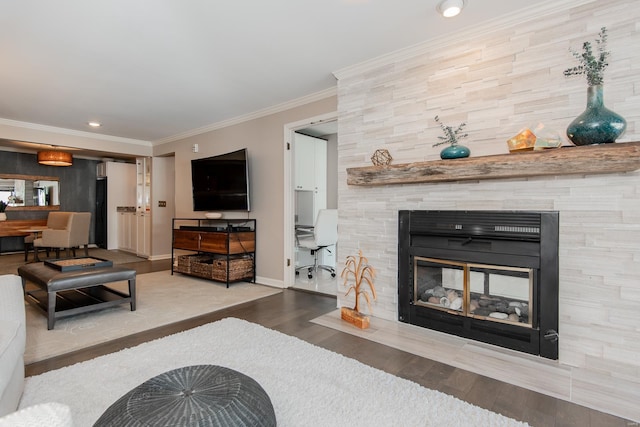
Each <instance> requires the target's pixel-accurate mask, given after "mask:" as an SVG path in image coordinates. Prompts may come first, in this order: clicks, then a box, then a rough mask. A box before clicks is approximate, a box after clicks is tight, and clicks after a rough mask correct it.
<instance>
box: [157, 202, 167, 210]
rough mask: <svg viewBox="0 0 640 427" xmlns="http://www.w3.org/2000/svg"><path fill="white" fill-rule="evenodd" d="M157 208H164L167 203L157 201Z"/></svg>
mask: <svg viewBox="0 0 640 427" xmlns="http://www.w3.org/2000/svg"><path fill="white" fill-rule="evenodd" d="M158 207H159V208H166V207H167V202H166V201H164V200H158Z"/></svg>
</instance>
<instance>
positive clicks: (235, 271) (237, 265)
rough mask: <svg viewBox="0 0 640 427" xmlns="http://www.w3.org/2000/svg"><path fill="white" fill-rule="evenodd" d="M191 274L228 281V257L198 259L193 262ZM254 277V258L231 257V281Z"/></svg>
mask: <svg viewBox="0 0 640 427" xmlns="http://www.w3.org/2000/svg"><path fill="white" fill-rule="evenodd" d="M191 274H193V275H194V276H198V277H204V278H206V279H213V280H217V281H219V282H226V281H227V259H226V258H215V259H211V258H209V259H206V260H198V261H197V262H193V263H192V264H191ZM241 279H253V258H251V257H242V258H231V259H229V279H228V280H229V281H230V282H231V281H235V280H241Z"/></svg>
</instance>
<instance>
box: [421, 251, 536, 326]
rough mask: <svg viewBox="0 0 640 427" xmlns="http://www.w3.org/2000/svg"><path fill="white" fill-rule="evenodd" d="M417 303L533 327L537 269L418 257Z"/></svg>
mask: <svg viewBox="0 0 640 427" xmlns="http://www.w3.org/2000/svg"><path fill="white" fill-rule="evenodd" d="M413 271H414V275H413V277H414V303H415V304H416V305H420V306H423V307H429V308H433V309H436V310H443V311H446V312H448V313H451V314H457V315H460V316H468V317H473V318H477V319H483V320H489V321H495V322H502V323H510V324H517V325H518V326H523V327H532V326H533V325H534V324H535V322H534V319H533V315H532V313H533V303H534V300H533V283H534V270H533V269H531V268H516V267H508V266H497V265H486V264H475V263H463V262H456V261H449V260H441V259H434V258H424V257H417V256H416V257H414V258H413Z"/></svg>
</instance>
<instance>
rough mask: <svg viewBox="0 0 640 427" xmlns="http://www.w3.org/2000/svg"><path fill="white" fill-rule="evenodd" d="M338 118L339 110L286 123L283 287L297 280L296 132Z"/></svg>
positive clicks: (289, 285)
mask: <svg viewBox="0 0 640 427" xmlns="http://www.w3.org/2000/svg"><path fill="white" fill-rule="evenodd" d="M336 120H338V112H337V111H333V112H331V113H326V114H321V115H319V116H314V117H310V118H308V119H304V120H299V121H297V122H293V123H287V124H285V125H284V147H285V149H284V189H283V194H284V209H283V212H284V215H283V221H284V240H283V243H284V244H283V246H284V248H283V249H284V258H283V259H284V279H283V287H284V288H289V287H291V286H293V285H294V284H295V280H296V259H295V241H296V240H295V239H296V236H295V233H294V227H295V204H294V200H295V188H294V186H295V182H294V167H295V165H294V162H295V156H294V150H295V144H294V141H295V135H294V134H295V132H296V131H297V130H300V129H304V128H308V127H309V126H313V125H317V124H320V123H324V122H332V121H336Z"/></svg>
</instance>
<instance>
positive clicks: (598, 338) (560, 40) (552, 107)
mask: <svg viewBox="0 0 640 427" xmlns="http://www.w3.org/2000/svg"><path fill="white" fill-rule="evenodd" d="M547 5H548V3H547ZM546 7H547V8H548V6H546ZM637 22H640V3H638V2H636V1H631V0H611V1H607V2H602V1H591V2H587V1H567V0H565V1H558V2H555V4H554V6H553V8H552V10H550V9H545V10H543V9H540V11H539V12H538V13H531V11H529V13H528V14H527V15H523V16H521V17H518V18H512V19H510V20H509V21H508V22H507V21H505V22H494V23H492V25H491V27H486V26H485V27H478V28H475V29H469V30H468V31H466V32H465V33H464V34H458V35H457V36H455V35H454V36H448V37H447V38H446V39H441V40H436V41H431V42H429V43H426V44H425V45H424V46H419V47H417V48H416V49H415V50H414V51H413V54H411V52H407V51H404V52H402V53H401V54H400V53H399V54H397V55H395V56H390V57H389V58H388V60H386V61H385V60H382V59H378V60H377V61H376V62H372V63H370V64H362V65H361V66H357V67H352V68H350V69H347V70H342V71H340V72H338V73H336V75H337V77H338V79H339V81H338V114H339V116H338V117H339V120H338V123H339V126H338V134H339V146H338V149H339V167H338V173H339V179H338V183H339V200H338V207H339V236H340V237H339V239H340V245H339V249H338V260H339V263H341V264H342V265H344V264H343V260H344V258H345V257H346V256H347V255H350V254H356V253H357V250H358V249H362V251H363V253H364V255H365V256H367V257H368V258H369V261H370V263H371V264H372V265H373V266H374V267H375V268H376V269H377V272H378V276H377V279H376V290H377V291H378V301H377V302H376V303H375V304H374V307H373V315H374V316H379V317H382V318H386V319H390V320H396V319H397V244H398V239H397V228H398V225H397V211H398V210H399V209H468V210H473V209H497V210H511V209H515V210H517V209H525V210H526V209H531V210H557V211H560V363H561V364H564V365H568V366H576V367H579V368H580V370H577V371H574V372H579V373H580V374H578V375H576V376H575V377H574V378H573V381H574V383H575V382H583V383H584V384H586V385H585V388H587V389H589V390H590V393H588V394H587V395H584V396H581V397H580V399H582V400H580V403H581V404H586V405H592V407H600V408H602V407H603V406H604V407H606V406H607V404H608V403H611V402H613V401H614V400H615V401H616V404H617V406H618V407H620V406H622V407H623V408H625V410H628V411H629V412H628V413H627V414H626V415H627V416H628V417H629V418H630V417H631V415H635V416H636V418H638V413H637V402H638V401H640V357H638V355H639V354H640V329H638V325H640V310H638V307H639V306H640V304H639V303H640V263H639V262H638V259H639V258H640V172H633V173H626V174H609V175H591V176H568V177H567V176H563V177H545V178H531V179H512V180H491V181H483V180H480V181H472V182H459V183H445V184H413V185H390V186H380V187H359V186H348V185H347V184H346V168H349V167H359V166H368V165H370V164H371V162H370V157H371V155H372V153H373V152H374V151H375V150H376V149H378V148H386V149H388V150H389V151H390V153H391V155H392V156H393V158H394V163H408V162H413V161H424V160H435V159H439V151H440V150H441V149H442V147H436V148H434V147H432V145H433V144H434V143H435V142H437V141H438V139H437V137H438V136H439V135H441V133H440V129H439V128H438V126H437V125H436V123H435V122H434V119H433V118H434V116H435V115H439V116H440V118H441V119H442V121H443V122H445V123H446V124H449V125H457V124H459V123H461V122H466V123H467V129H468V131H469V138H468V139H467V140H465V141H464V145H466V146H468V147H469V148H470V149H471V153H472V156H482V155H488V154H501V153H507V152H508V150H507V145H506V140H507V139H508V138H509V137H511V136H513V135H515V134H517V133H518V131H519V130H520V128H522V127H524V126H528V125H529V124H531V123H533V124H536V123H538V122H543V123H544V124H545V125H546V126H547V128H551V129H557V130H558V131H559V132H560V133H563V134H564V130H565V129H566V126H567V125H568V124H569V122H570V121H571V120H572V119H573V118H575V117H576V116H577V115H578V114H580V113H581V112H582V111H583V110H584V107H585V103H586V82H585V80H584V78H580V77H573V78H566V77H564V76H563V70H564V69H566V68H569V67H572V66H574V65H576V63H575V60H574V59H573V57H572V56H571V54H570V53H569V47H570V46H571V47H575V48H577V49H580V47H581V45H582V42H583V41H586V40H593V39H594V38H595V37H597V33H598V31H599V29H600V27H602V26H606V27H607V28H608V30H609V48H610V50H611V52H612V55H611V58H610V61H609V63H610V66H609V68H608V69H607V71H606V73H605V105H607V106H608V107H609V108H611V109H613V110H614V111H616V112H618V113H619V114H621V115H622V116H624V117H625V118H626V119H627V121H628V128H627V133H626V134H625V135H624V137H623V138H622V139H621V140H620V141H634V140H635V141H637V140H640V127H639V124H640V102H639V101H640V97H639V96H640V93H639V90H638V69H640V51H639V50H638V48H637V47H638V46H640V27H638V25H637ZM524 155H526V154H524ZM341 267H342V266H341V265H340V264H339V266H338V268H339V269H340V268H341ZM338 295H339V304H340V305H346V306H353V299H352V298H351V297H350V298H345V297H344V296H343V295H342V292H339V294H338ZM586 373H588V374H586ZM574 397H575V396H574ZM634 411H635V414H634ZM630 414H631V415H630Z"/></svg>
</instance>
